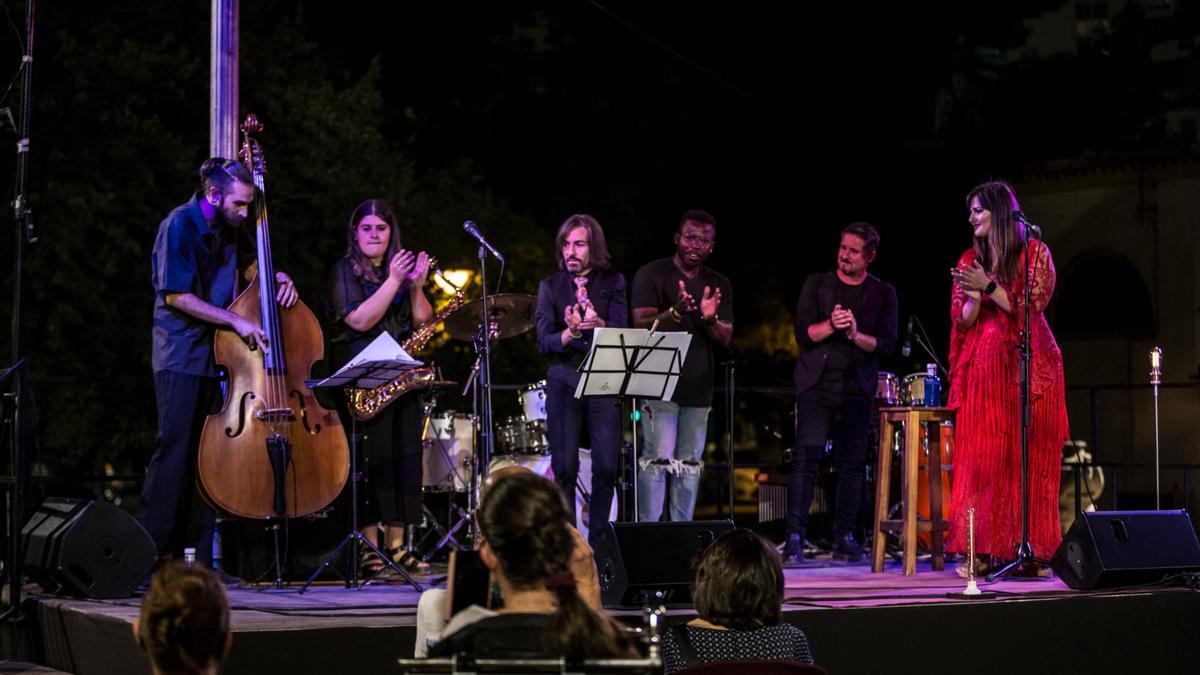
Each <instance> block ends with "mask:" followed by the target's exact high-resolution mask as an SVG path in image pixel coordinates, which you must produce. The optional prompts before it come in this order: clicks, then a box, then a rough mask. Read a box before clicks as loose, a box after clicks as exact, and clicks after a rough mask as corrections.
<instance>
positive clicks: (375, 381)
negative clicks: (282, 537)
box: [299, 333, 425, 593]
mask: <svg viewBox="0 0 1200 675" xmlns="http://www.w3.org/2000/svg"><path fill="white" fill-rule="evenodd" d="M380 357H382V358H380ZM389 357H390V358H389ZM419 365H422V364H421V362H420V361H416V360H414V359H413V358H412V357H410V356H409V355H408V354H407V353H405V351H404V350H403V349H401V348H400V345H398V344H396V341H395V340H394V339H392V337H391V336H390V335H388V334H387V333H381V334H380V335H379V337H377V338H375V340H374V341H373V342H372V343H371V344H370V345H368V346H367V347H366V348H365V349H363V350H362V351H361V352H359V353H358V355H357V356H355V357H354V358H353V359H350V362H349V363H347V364H346V365H345V366H343V367H342V369H341V370H339V371H337V372H336V373H334V374H333V375H331V376H329V377H327V378H325V379H324V380H316V381H311V382H306V383H305V384H307V385H308V387H309V388H310V389H326V388H333V387H337V388H343V389H344V388H346V387H353V388H362V389H374V388H375V387H378V386H381V385H384V384H387V383H388V382H391V381H392V380H394V379H396V378H397V377H399V376H400V374H401V373H403V372H405V371H408V370H412V369H413V368H416V367H417V366H419ZM359 480H361V476H360V475H359V473H358V420H357V419H356V418H355V417H354V415H353V414H351V415H350V532H349V533H347V534H346V536H345V537H343V538H342V541H341V543H339V544H338V545H337V548H335V549H333V551H332V552H331V553H330V554H329V555H327V556H325V559H324V560H322V561H321V564H320V565H318V566H317V569H316V570H314V571H313V573H312V576H310V577H309V578H308V581H306V582H304V585H303V586H301V587H300V590H299V593H304V592H305V591H307V590H308V587H309V586H312V584H313V582H314V581H316V580H317V577H318V576H320V575H321V573H322V572H324V571H325V570H326V569H328V568H329V567H330V566H331V565H332V564H333V563H334V561H336V560H337V559H338V558H340V557H341V555H342V551H343V550H345V548H346V546H350V555H351V560H350V575H349V576H348V577H345V580H346V587H347V588H351V587H354V588H360V589H361V588H362V587H363V586H365V585H366V583H367V582H368V581H370V579H363V582H362V583H361V584H360V583H359V582H358V560H359V548H358V547H359V546H366V547H367V548H369V549H371V550H372V551H374V552H375V555H377V556H379V558H380V559H381V560H383V562H384V564H385V565H387V566H388V567H390V568H392V570H393V571H394V572H396V573H397V574H399V575H400V578H401V579H404V581H405V582H406V583H407V584H408V585H409V586H412V587H413V589H414V590H416V591H417V592H418V593H419V592H421V591H423V590H425V589H424V588H422V587H421V585H420V584H418V583H417V581H416V580H415V579H413V578H412V576H411V575H410V574H409V573H408V572H406V571H405V570H404V569H403V568H401V567H400V566H399V565H397V564H396V561H394V560H392V557H391V556H389V555H387V554H386V553H384V552H383V551H382V550H380V548H379V547H378V546H376V545H375V544H374V543H373V542H371V540H369V539H367V538H366V537H365V536H363V533H362V532H361V531H359V529H358V483H359Z"/></svg>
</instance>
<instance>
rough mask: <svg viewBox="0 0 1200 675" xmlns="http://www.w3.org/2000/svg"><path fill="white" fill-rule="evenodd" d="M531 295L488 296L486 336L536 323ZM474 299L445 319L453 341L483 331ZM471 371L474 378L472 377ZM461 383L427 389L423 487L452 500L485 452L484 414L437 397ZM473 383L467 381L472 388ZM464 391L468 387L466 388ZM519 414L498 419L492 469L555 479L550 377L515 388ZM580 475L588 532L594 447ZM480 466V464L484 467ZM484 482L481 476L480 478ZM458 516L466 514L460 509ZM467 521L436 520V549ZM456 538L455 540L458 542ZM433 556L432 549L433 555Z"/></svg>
mask: <svg viewBox="0 0 1200 675" xmlns="http://www.w3.org/2000/svg"><path fill="white" fill-rule="evenodd" d="M535 302H536V299H535V298H534V297H533V296H531V295H524V294H519V293H505V294H498V295H492V296H489V297H488V304H489V306H490V307H491V311H490V312H489V315H490V317H491V321H490V322H489V323H490V325H489V326H488V336H489V338H490V339H492V340H503V339H507V338H511V337H516V336H519V335H522V334H524V333H526V332H528V331H530V330H531V329H532V328H533V326H534V305H535ZM480 303H481V301H480V300H475V301H473V302H469V303H466V304H463V305H462V306H461V307H459V308H458V309H456V310H454V312H453V313H452V314H450V315H449V316H448V317H447V318H446V320H445V324H444V326H445V330H446V333H447V334H448V335H449V336H450V337H451V338H452V339H455V340H461V341H474V340H475V339H476V338H477V336H478V335H479V333H480V331H479V325H480V317H481V314H482V312H481V310H482V307H481V306H480ZM474 377H475V373H472V376H471V381H472V382H473V381H474ZM457 386H458V385H457V383H455V382H450V381H445V380H438V381H435V382H433V383H430V385H429V386H428V387H426V388H425V394H426V396H425V402H424V408H423V413H424V418H423V422H422V432H421V439H422V443H421V445H422V479H421V486H422V491H423V492H425V493H427V494H435V493H436V494H445V495H447V496H449V497H450V498H451V499H450V501H451V502H453V497H454V495H458V494H469V493H471V492H472V491H473V486H474V485H475V483H476V480H475V478H476V477H475V476H473V475H472V473H473V471H474V470H475V466H476V464H475V462H476V457H477V455H478V454H480V453H481V452H482V447H481V443H480V442H479V439H480V424H481V422H480V416H479V415H475V414H469V413H464V412H459V411H455V410H448V409H447V410H441V409H438V405H437V396H438V393H439V391H440V390H441V389H445V388H450V387H457ZM469 389H470V385H469V384H468V390H469ZM464 393H465V392H464ZM516 402H517V404H518V409H519V411H520V413H519V414H517V415H513V416H510V417H505V418H503V419H501V420H498V422H497V424H496V429H495V439H496V442H495V451H494V452H493V453H492V457H490V458H489V462H488V466H487V467H486V470H487V472H488V473H490V472H492V471H495V470H497V469H500V468H502V467H505V466H513V465H519V466H524V467H526V468H528V469H529V470H531V471H533V472H534V473H537V474H538V475H541V476H545V477H547V478H551V479H553V477H554V472H553V470H552V469H551V461H550V438H549V429H548V424H547V416H546V381H545V380H541V381H538V382H534V383H532V384H529V385H526V386H524V387H521V388H520V389H518V390H517V401H516ZM579 460H580V461H579V474H578V479H577V490H576V513H577V514H578V515H577V517H578V520H579V524H580V525H581V526H582V527H581V531H582V532H583V534H584V536H587V530H586V526H587V513H588V501H589V500H588V495H589V492H590V490H591V452H590V451H589V450H588V449H586V448H581V449H579ZM481 468H482V467H481ZM478 478H479V479H480V481H481V479H482V475H481V476H479V477H478ZM456 510H458V511H459V513H460V515H462V516H464V517H466V516H467V514H466V512H465V511H463V510H462V509H456ZM616 510H617V503H616V500H614V502H613V513H612V519H613V520H615V519H616V515H617V514H616ZM462 524H463V520H462V519H460V521H459V522H458V523H456V524H454V525H451V526H450V527H449V528H442V527H441V526H440V525H435V526H434V529H435V530H437V531H438V532H439V533H441V534H442V535H443V536H442V538H441V540H440V541H439V542H438V543H437V544H436V545H435V546H434V547H433V551H436V550H438V549H440V548H442V547H443V546H445V545H447V544H450V543H452V540H453V535H454V533H455V532H456V531H457V530H458V529H459V528H460V527H461V526H462ZM455 543H457V542H455ZM430 555H432V553H431V554H430Z"/></svg>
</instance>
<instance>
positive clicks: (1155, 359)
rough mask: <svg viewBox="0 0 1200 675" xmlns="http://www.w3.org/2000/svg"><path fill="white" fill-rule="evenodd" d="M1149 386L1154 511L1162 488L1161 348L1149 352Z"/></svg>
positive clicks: (1159, 500) (1159, 502)
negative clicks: (1160, 471)
mask: <svg viewBox="0 0 1200 675" xmlns="http://www.w3.org/2000/svg"><path fill="white" fill-rule="evenodd" d="M1150 384H1151V385H1152V386H1153V387H1154V509H1155V510H1156V511H1157V510H1159V509H1161V508H1162V505H1161V500H1162V488H1161V487H1160V484H1159V469H1160V468H1161V465H1160V464H1159V453H1158V385H1160V384H1162V348H1161V347H1155V348H1154V349H1151V350H1150Z"/></svg>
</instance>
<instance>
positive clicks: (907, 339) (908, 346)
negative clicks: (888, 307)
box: [900, 314, 913, 356]
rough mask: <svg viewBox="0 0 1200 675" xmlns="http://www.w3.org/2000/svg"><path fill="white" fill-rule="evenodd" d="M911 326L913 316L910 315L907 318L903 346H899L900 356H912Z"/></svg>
mask: <svg viewBox="0 0 1200 675" xmlns="http://www.w3.org/2000/svg"><path fill="white" fill-rule="evenodd" d="M912 326H913V316H912V315H911V314H910V315H909V317H908V329H907V330H905V331H904V344H902V345H900V355H901V356H908V355H909V354H912Z"/></svg>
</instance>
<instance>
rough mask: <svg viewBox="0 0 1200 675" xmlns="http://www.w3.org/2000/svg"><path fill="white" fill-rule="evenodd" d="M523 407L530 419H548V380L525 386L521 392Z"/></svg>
mask: <svg viewBox="0 0 1200 675" xmlns="http://www.w3.org/2000/svg"><path fill="white" fill-rule="evenodd" d="M520 398H521V409H522V411H523V412H524V414H525V419H526V420H528V421H531V422H532V421H533V420H544V419H546V381H545V380H541V381H538V382H534V383H533V384H531V385H529V386H528V387H523V388H522V389H521V393H520Z"/></svg>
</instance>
